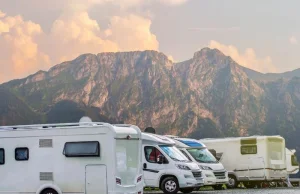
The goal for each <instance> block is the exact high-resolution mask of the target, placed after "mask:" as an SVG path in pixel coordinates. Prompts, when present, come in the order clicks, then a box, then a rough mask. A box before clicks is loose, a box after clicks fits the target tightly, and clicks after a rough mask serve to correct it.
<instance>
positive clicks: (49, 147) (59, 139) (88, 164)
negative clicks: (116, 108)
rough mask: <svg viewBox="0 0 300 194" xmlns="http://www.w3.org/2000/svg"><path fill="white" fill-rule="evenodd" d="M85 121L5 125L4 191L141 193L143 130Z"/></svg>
mask: <svg viewBox="0 0 300 194" xmlns="http://www.w3.org/2000/svg"><path fill="white" fill-rule="evenodd" d="M81 121H82V122H79V123H62V124H45V125H23V126H3V127H1V128H0V174H1V181H0V193H2V194H8V193H10V194H19V193H24V194H26V193H28V194H63V193H74V194H79V193H84V194H100V193H101V194H124V193H131V194H133V193H134V194H141V193H143V187H144V178H143V171H142V150H141V147H142V140H141V131H140V129H139V128H138V127H136V126H133V125H112V124H108V123H96V122H92V121H90V120H89V119H88V121H87V120H86V119H83V120H81Z"/></svg>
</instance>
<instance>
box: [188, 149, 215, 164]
mask: <svg viewBox="0 0 300 194" xmlns="http://www.w3.org/2000/svg"><path fill="white" fill-rule="evenodd" d="M187 151H188V152H189V153H190V154H191V155H192V156H193V158H194V159H195V160H196V161H197V162H201V163H217V162H218V161H217V159H216V158H215V157H214V156H213V155H212V154H211V153H210V151H209V150H208V149H207V148H188V149H187Z"/></svg>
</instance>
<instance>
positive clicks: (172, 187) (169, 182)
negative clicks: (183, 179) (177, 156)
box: [160, 177, 179, 194]
mask: <svg viewBox="0 0 300 194" xmlns="http://www.w3.org/2000/svg"><path fill="white" fill-rule="evenodd" d="M160 188H161V190H162V191H163V192H164V193H165V194H177V193H178V191H179V184H178V181H177V179H176V178H174V177H166V178H164V179H163V180H162V181H161V186H160Z"/></svg>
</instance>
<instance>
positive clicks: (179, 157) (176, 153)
mask: <svg viewBox="0 0 300 194" xmlns="http://www.w3.org/2000/svg"><path fill="white" fill-rule="evenodd" d="M159 147H160V148H161V149H162V150H163V151H164V152H165V153H166V154H167V155H168V156H169V157H170V158H171V159H172V160H174V161H180V162H190V161H189V159H188V158H187V157H185V155H183V154H182V153H181V152H180V150H179V149H177V148H176V147H175V146H169V145H160V146H159Z"/></svg>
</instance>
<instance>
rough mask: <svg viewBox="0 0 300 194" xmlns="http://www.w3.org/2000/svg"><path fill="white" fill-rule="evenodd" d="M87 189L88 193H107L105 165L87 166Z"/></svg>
mask: <svg viewBox="0 0 300 194" xmlns="http://www.w3.org/2000/svg"><path fill="white" fill-rule="evenodd" d="M85 190H86V191H85V193H86V194H99V193H101V194H102V193H103V194H107V173H106V166H105V165H87V166H86V169H85Z"/></svg>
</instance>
